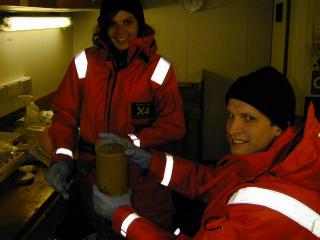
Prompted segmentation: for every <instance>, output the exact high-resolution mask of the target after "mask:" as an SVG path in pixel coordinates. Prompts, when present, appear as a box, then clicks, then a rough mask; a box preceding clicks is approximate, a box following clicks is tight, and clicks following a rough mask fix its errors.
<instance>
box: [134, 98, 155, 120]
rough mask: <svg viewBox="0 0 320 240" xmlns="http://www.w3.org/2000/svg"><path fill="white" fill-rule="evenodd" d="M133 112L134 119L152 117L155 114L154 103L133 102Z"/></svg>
mask: <svg viewBox="0 0 320 240" xmlns="http://www.w3.org/2000/svg"><path fill="white" fill-rule="evenodd" d="M131 114H132V118H133V119H151V118H152V116H153V114H154V112H153V103H152V102H144V103H132V104H131Z"/></svg>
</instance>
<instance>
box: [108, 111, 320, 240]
mask: <svg viewBox="0 0 320 240" xmlns="http://www.w3.org/2000/svg"><path fill="white" fill-rule="evenodd" d="M319 169H320V124H319V122H318V121H317V119H316V117H315V115H314V110H313V107H311V108H310V109H309V114H308V119H307V122H306V125H305V128H304V131H303V129H301V130H299V131H298V130H297V131H295V130H293V129H292V128H288V129H287V130H286V131H285V132H284V133H283V134H282V135H281V136H280V137H279V138H278V139H277V140H276V141H275V142H274V144H273V145H272V146H271V148H270V149H269V150H268V151H266V152H261V153H255V154H247V155H235V156H232V155H230V156H226V157H224V158H223V159H222V160H221V161H220V163H219V166H218V167H217V168H215V169H214V168H210V167H207V166H201V165H199V164H194V163H192V162H190V161H185V160H184V159H182V158H179V157H175V156H174V157H173V156H171V155H169V154H166V156H165V155H164V154H161V153H153V154H152V161H151V169H150V174H151V175H153V176H154V177H155V178H156V179H157V180H158V181H159V182H161V183H162V184H163V185H165V186H166V185H167V186H168V187H169V188H171V189H174V190H175V191H178V192H180V193H182V194H184V195H186V196H187V197H190V198H200V199H202V200H203V201H205V202H206V203H207V208H206V210H205V212H204V214H203V216H202V223H201V228H200V230H199V231H198V233H197V234H196V235H195V236H194V238H193V239H214V240H222V239H223V240H227V239H228V240H231V239H243V240H251V239H252V240H257V239H259V240H270V239H279V240H280V239H281V240H283V239H290V240H292V239H299V240H307V239H308V240H312V239H319V237H320V216H319V213H320V174H319ZM113 228H114V230H115V231H116V232H118V233H121V234H122V235H123V236H126V237H127V238H128V239H131V240H132V239H134V240H136V239H140V240H141V239H153V240H157V239H191V238H189V237H188V236H185V235H183V234H182V233H181V234H179V235H178V236H175V235H174V234H171V233H168V232H166V231H165V230H163V229H161V228H160V227H158V226H155V225H154V224H152V223H151V222H149V221H148V220H147V219H145V218H142V217H140V216H139V215H137V214H135V213H134V210H133V209H132V208H131V207H129V206H124V207H121V208H119V209H118V210H117V211H116V212H115V214H114V216H113Z"/></svg>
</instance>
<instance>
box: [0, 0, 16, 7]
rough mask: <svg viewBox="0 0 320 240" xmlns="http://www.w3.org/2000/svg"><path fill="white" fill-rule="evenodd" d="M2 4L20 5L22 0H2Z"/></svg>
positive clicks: (0, 1)
mask: <svg viewBox="0 0 320 240" xmlns="http://www.w3.org/2000/svg"><path fill="white" fill-rule="evenodd" d="M0 5H11V6H19V5H20V1H19V0H14V1H7V0H0Z"/></svg>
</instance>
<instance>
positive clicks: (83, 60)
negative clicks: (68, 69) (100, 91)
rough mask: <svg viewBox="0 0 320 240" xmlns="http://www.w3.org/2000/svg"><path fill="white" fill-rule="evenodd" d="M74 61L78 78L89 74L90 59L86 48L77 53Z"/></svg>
mask: <svg viewBox="0 0 320 240" xmlns="http://www.w3.org/2000/svg"><path fill="white" fill-rule="evenodd" d="M74 63H75V65H76V69H77V73H78V78H79V79H82V78H85V77H86V74H87V68H88V60H87V56H86V52H85V51H84V50H83V51H81V52H80V53H78V54H77V56H76V57H75V59H74Z"/></svg>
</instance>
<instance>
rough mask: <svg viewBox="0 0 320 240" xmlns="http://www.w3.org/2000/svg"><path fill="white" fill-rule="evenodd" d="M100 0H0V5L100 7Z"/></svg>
mask: <svg viewBox="0 0 320 240" xmlns="http://www.w3.org/2000/svg"><path fill="white" fill-rule="evenodd" d="M101 3H102V0H13V1H9V0H0V5H10V6H29V7H47V8H100V5H101Z"/></svg>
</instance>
